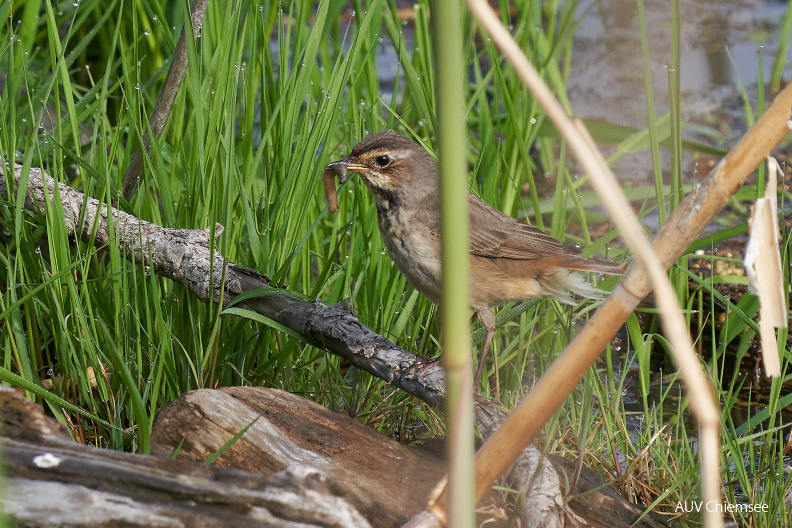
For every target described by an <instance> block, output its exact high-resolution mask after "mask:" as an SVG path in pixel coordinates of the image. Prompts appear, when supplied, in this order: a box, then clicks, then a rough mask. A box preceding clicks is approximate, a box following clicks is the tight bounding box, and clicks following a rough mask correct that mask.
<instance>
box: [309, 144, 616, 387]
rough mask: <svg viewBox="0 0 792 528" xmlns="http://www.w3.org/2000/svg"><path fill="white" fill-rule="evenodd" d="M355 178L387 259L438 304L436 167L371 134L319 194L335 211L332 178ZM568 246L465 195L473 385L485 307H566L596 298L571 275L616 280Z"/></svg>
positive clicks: (409, 148)
mask: <svg viewBox="0 0 792 528" xmlns="http://www.w3.org/2000/svg"><path fill="white" fill-rule="evenodd" d="M347 171H351V172H355V173H357V174H359V175H360V177H361V178H362V179H363V182H364V183H365V184H366V187H368V189H369V191H371V194H373V195H374V200H375V202H376V204H377V220H378V223H379V230H380V233H381V234H382V239H383V241H384V242H385V247H386V249H387V251H388V255H389V256H390V258H391V260H393V262H394V263H395V264H396V267H397V268H398V269H399V271H401V272H402V273H403V274H404V276H405V277H406V278H407V282H409V283H410V285H412V286H413V287H414V288H415V289H417V290H418V291H419V292H421V293H422V294H424V295H425V296H426V297H428V298H429V299H430V300H431V301H432V302H434V303H439V302H440V298H441V285H440V203H439V197H438V192H439V189H438V187H439V177H438V172H437V164H435V161H434V159H433V158H432V156H431V155H430V154H429V153H428V152H427V151H426V150H425V149H424V148H423V147H422V146H421V145H419V144H418V143H416V142H414V141H412V140H411V139H408V138H406V137H404V136H402V135H400V134H396V133H394V132H381V133H379V134H373V135H371V136H369V137H367V138H366V139H364V140H363V141H361V142H360V143H358V144H357V145H356V146H355V148H353V149H352V152H351V153H350V155H349V157H347V158H344V159H342V160H339V161H336V162H333V163H330V164H328V165H327V166H326V167H325V178H324V181H325V190H326V191H327V194H328V202H329V203H330V209H331V210H337V203H338V202H337V198H336V196H335V182H334V177H335V176H338V178H339V180H340V181H341V183H343V182H344V181H345V180H346V176H347ZM576 253H577V251H576V249H575V248H574V247H573V246H570V245H567V244H562V243H561V242H559V241H558V240H556V239H555V238H553V237H551V236H550V235H547V234H545V233H543V232H542V231H540V230H538V229H536V228H535V227H531V226H529V225H528V224H524V223H522V222H519V221H517V220H516V219H514V218H512V217H511V216H508V215H505V214H503V213H501V212H500V211H498V210H497V209H493V208H492V207H490V206H489V205H487V204H486V203H485V202H484V201H483V200H481V199H479V198H477V197H476V196H474V195H473V194H470V275H471V283H470V291H471V299H470V306H471V307H472V308H473V310H475V312H476V315H477V316H478V319H479V321H481V324H482V325H483V326H484V328H485V330H486V337H485V338H484V348H483V350H482V352H481V359H480V360H479V365H478V369H477V371H476V378H475V382H476V386H478V383H479V381H480V379H481V374H482V371H483V368H484V362H485V359H486V357H487V351H488V349H489V346H490V342H491V341H492V334H493V332H494V331H495V314H494V313H493V311H492V309H491V307H492V306H497V305H500V304H503V303H505V302H508V301H520V300H523V299H528V298H530V297H540V296H549V297H553V298H555V299H558V300H559V301H561V302H564V303H567V304H574V300H573V297H572V294H576V295H579V296H581V297H586V298H592V299H593V298H601V297H602V296H603V293H604V292H602V290H599V289H597V288H595V287H594V286H592V285H591V284H590V283H589V282H587V281H586V280H585V279H584V278H583V276H581V275H580V274H578V273H575V272H576V271H584V272H596V273H605V274H610V275H620V274H621V273H622V272H623V267H622V265H621V264H619V263H615V262H609V261H605V260H598V259H593V258H586V257H581V256H579V255H577V254H576Z"/></svg>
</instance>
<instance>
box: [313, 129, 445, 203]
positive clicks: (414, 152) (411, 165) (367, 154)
mask: <svg viewBox="0 0 792 528" xmlns="http://www.w3.org/2000/svg"><path fill="white" fill-rule="evenodd" d="M329 171H333V172H335V174H336V175H337V176H338V178H339V180H340V181H341V183H343V182H344V181H345V180H346V173H347V172H354V173H357V174H359V175H360V177H361V178H362V179H363V181H364V182H365V184H366V186H367V187H368V188H369V190H370V191H371V193H372V194H373V195H374V198H375V199H376V200H377V202H378V203H380V202H381V201H383V200H384V201H392V199H393V198H395V197H398V199H399V200H420V199H422V198H424V197H425V196H427V195H429V194H437V185H438V184H437V165H436V164H435V161H434V159H433V158H432V156H431V155H430V154H429V153H428V152H427V151H426V149H424V148H423V147H422V146H421V145H419V144H418V143H416V142H415V141H413V140H411V139H408V138H406V137H404V136H402V135H401V134H396V133H395V132H380V133H378V134H372V135H371V136H369V137H367V138H366V139H364V140H363V141H361V142H360V143H358V144H357V145H355V148H353V149H352V152H351V153H350V154H349V156H348V157H346V158H344V159H342V160H339V161H334V162H333V163H330V164H328V165H327V166H326V167H325V173H326V174H327V173H328V172H329Z"/></svg>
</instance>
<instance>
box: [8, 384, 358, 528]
mask: <svg viewBox="0 0 792 528" xmlns="http://www.w3.org/2000/svg"><path fill="white" fill-rule="evenodd" d="M9 401H10V402H11V405H10V406H9V405H5V403H7V402H9ZM25 402H27V404H26V403H25ZM25 407H27V410H28V414H29V416H30V417H31V418H32V419H31V420H22V421H20V420H18V417H17V418H14V419H13V420H12V421H9V420H7V419H6V416H8V414H7V413H6V412H5V410H6V409H9V408H16V409H17V410H22V409H24V408H25ZM11 414H14V413H11ZM0 415H2V417H3V422H4V423H3V432H4V434H10V435H11V436H12V437H13V438H0V451H2V453H3V460H4V463H5V473H6V475H7V476H8V480H7V481H6V483H5V484H4V488H5V490H4V492H5V493H4V494H3V495H2V496H0V505H2V508H3V510H4V511H5V512H6V513H7V514H9V515H10V517H11V520H12V521H13V522H14V523H15V526H20V527H45V526H46V527H51V526H59V527H78V526H86V525H89V524H90V526H92V527H117V526H125V527H138V526H139V527H144V526H165V527H170V526H174V527H176V526H181V527H184V526H201V527H239V526H241V527H263V526H272V527H283V528H298V527H300V528H306V527H327V528H330V527H333V528H342V527H347V526H357V527H361V528H363V527H367V526H370V525H369V523H368V522H366V520H365V519H364V518H363V517H362V516H361V515H360V514H359V513H358V512H357V511H356V510H355V508H354V507H352V506H351V505H350V504H349V503H348V502H346V500H345V499H344V498H342V497H341V496H339V494H338V491H339V490H338V489H334V488H333V486H332V485H331V484H330V482H329V480H328V479H327V478H326V475H324V474H322V473H321V472H319V471H317V470H315V469H312V468H306V467H298V466H292V467H289V468H287V469H284V470H282V471H279V472H278V473H275V474H272V475H259V474H253V473H247V472H244V471H239V470H235V469H227V468H221V467H215V466H205V465H203V464H197V463H195V462H190V461H181V460H169V459H161V458H157V457H152V456H144V455H135V454H130V453H121V452H117V451H109V450H105V449H95V448H90V447H86V446H83V445H80V444H76V443H74V442H71V441H70V440H68V439H66V438H64V436H63V435H62V434H61V433H55V432H54V431H56V430H57V429H59V428H60V424H58V423H57V422H55V421H54V420H52V419H51V418H47V417H46V416H44V415H43V411H42V409H41V407H39V406H37V405H35V404H33V403H32V402H30V401H29V400H27V399H26V398H25V397H24V394H23V393H21V391H20V392H17V391H13V390H11V389H8V388H7V387H0ZM11 424H24V425H25V427H26V428H27V427H28V426H36V425H38V426H42V427H40V428H38V429H25V430H20V429H10V428H9V425H11ZM23 439H26V440H23Z"/></svg>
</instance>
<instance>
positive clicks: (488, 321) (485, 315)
mask: <svg viewBox="0 0 792 528" xmlns="http://www.w3.org/2000/svg"><path fill="white" fill-rule="evenodd" d="M476 315H477V316H478V318H479V321H481V325H482V326H483V327H484V330H485V331H486V332H487V333H486V335H485V336H484V348H482V350H481V358H479V364H478V368H477V369H476V378H475V379H474V380H473V388H474V390H476V389H478V386H479V383H481V375H482V374H484V364H485V363H486V362H487V352H489V347H490V342H492V334H494V333H495V314H494V313H492V310H490V309H489V308H485V309H483V310H476Z"/></svg>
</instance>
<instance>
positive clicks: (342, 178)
mask: <svg viewBox="0 0 792 528" xmlns="http://www.w3.org/2000/svg"><path fill="white" fill-rule="evenodd" d="M366 168H367V167H366V166H365V165H359V164H357V163H352V162H351V161H350V159H349V158H344V159H342V160H338V161H334V162H332V163H328V164H327V165H325V168H324V173H323V174H322V183H324V188H325V194H326V195H327V205H328V208H329V209H330V212H331V213H335V212H336V211H338V195H337V194H336V186H335V179H336V178H338V183H340V184H342V185H343V184H344V183H346V181H347V179H348V178H349V176H348V174H347V171H352V172H361V171H364V170H366Z"/></svg>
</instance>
